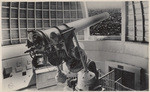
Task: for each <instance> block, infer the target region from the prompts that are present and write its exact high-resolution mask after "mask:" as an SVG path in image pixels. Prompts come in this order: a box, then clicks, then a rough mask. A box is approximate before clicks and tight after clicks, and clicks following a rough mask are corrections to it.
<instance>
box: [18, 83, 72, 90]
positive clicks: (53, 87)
mask: <svg viewBox="0 0 150 92" xmlns="http://www.w3.org/2000/svg"><path fill="white" fill-rule="evenodd" d="M19 91H72V89H70V88H68V87H66V85H65V84H57V85H53V86H50V87H45V88H42V89H37V88H36V85H32V86H30V87H27V88H25V89H22V90H19Z"/></svg>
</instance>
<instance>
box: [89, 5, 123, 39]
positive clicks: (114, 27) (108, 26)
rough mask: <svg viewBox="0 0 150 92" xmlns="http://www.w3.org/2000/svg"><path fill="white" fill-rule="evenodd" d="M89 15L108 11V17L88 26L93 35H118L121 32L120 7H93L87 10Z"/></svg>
mask: <svg viewBox="0 0 150 92" xmlns="http://www.w3.org/2000/svg"><path fill="white" fill-rule="evenodd" d="M88 12H89V16H94V15H97V14H101V13H103V12H108V13H109V14H110V17H109V18H108V19H106V20H104V21H102V22H100V23H97V24H96V25H93V26H91V27H90V35H91V36H92V35H94V36H120V34H121V9H120V8H116V9H109V8H108V9H97V10H96V9H95V10H92V9H90V10H88Z"/></svg>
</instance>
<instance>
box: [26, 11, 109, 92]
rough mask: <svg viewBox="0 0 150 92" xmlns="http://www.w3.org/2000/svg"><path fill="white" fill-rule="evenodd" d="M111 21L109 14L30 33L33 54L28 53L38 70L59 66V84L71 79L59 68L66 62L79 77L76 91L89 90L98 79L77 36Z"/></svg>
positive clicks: (30, 49) (30, 46) (28, 51)
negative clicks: (87, 28) (90, 28)
mask: <svg viewBox="0 0 150 92" xmlns="http://www.w3.org/2000/svg"><path fill="white" fill-rule="evenodd" d="M107 18H109V13H107V12H105V13H102V14H99V15H95V16H92V17H88V18H83V19H81V20H77V21H74V22H70V23H67V24H63V25H60V26H54V27H51V28H49V29H46V30H32V31H29V33H28V40H27V47H28V48H29V50H27V51H26V52H25V53H30V56H31V57H32V58H33V60H32V64H33V66H34V67H35V68H36V67H39V66H40V65H38V62H39V61H43V62H45V61H47V62H49V63H50V64H51V65H53V66H57V67H58V74H57V76H56V80H57V81H59V82H62V83H64V82H65V80H66V79H67V76H66V75H65V74H64V73H63V72H62V71H61V68H60V67H59V66H60V65H61V64H62V63H63V62H65V63H66V66H67V68H68V69H69V71H70V72H73V73H78V76H77V78H78V79H77V84H76V89H78V90H84V91H85V90H89V88H90V87H91V86H92V85H93V83H94V82H95V79H96V75H95V73H94V72H92V71H89V69H88V64H87V56H86V53H85V52H84V50H83V49H82V48H81V47H80V45H79V43H78V40H77V37H76V33H77V32H79V31H83V29H84V28H86V27H89V26H92V25H94V24H97V23H98V22H101V21H103V20H105V19H107Z"/></svg>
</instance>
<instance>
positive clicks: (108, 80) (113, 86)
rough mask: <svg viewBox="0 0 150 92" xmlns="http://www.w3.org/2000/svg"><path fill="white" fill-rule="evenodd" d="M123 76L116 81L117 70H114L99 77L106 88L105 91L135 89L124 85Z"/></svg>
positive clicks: (100, 82)
mask: <svg viewBox="0 0 150 92" xmlns="http://www.w3.org/2000/svg"><path fill="white" fill-rule="evenodd" d="M121 82H122V78H119V79H117V80H116V81H115V71H114V70H112V71H110V72H108V73H107V74H105V75H103V76H101V77H99V84H100V85H101V86H102V88H104V91H134V90H133V89H131V88H128V87H126V86H124V85H122V83H121Z"/></svg>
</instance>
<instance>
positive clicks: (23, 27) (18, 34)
mask: <svg viewBox="0 0 150 92" xmlns="http://www.w3.org/2000/svg"><path fill="white" fill-rule="evenodd" d="M1 17H2V40H3V42H2V45H3V46H5V45H13V44H20V43H25V41H26V39H27V31H30V30H33V29H46V28H48V27H52V26H57V25H61V24H63V23H68V22H71V21H75V20H78V19H81V18H83V15H82V10H81V4H80V2H2V16H1ZM82 35H83V34H82Z"/></svg>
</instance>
